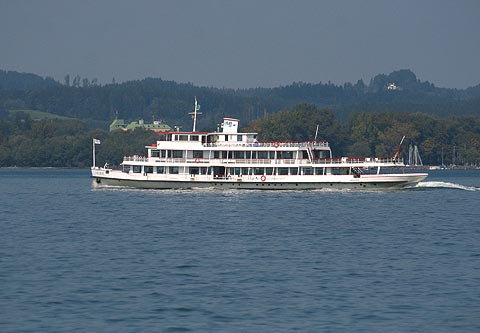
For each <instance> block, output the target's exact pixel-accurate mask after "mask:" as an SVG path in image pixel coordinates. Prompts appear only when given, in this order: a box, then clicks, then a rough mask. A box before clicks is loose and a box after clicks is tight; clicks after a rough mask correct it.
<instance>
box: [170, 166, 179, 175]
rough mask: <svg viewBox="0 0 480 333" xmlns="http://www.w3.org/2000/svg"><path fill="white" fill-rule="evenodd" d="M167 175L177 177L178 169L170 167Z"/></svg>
mask: <svg viewBox="0 0 480 333" xmlns="http://www.w3.org/2000/svg"><path fill="white" fill-rule="evenodd" d="M168 173H169V174H172V175H177V174H178V167H176V166H172V167H169V168H168Z"/></svg>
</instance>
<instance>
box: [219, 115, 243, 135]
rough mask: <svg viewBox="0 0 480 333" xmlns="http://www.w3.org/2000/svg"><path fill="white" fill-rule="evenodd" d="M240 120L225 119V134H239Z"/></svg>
mask: <svg viewBox="0 0 480 333" xmlns="http://www.w3.org/2000/svg"><path fill="white" fill-rule="evenodd" d="M238 122H239V120H238V119H233V118H223V126H222V127H223V133H237V130H238Z"/></svg>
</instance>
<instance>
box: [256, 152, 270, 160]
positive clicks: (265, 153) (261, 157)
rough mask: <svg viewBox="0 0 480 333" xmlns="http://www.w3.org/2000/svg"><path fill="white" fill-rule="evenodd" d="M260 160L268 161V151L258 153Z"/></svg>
mask: <svg viewBox="0 0 480 333" xmlns="http://www.w3.org/2000/svg"><path fill="white" fill-rule="evenodd" d="M258 158H259V159H267V158H268V151H259V152H258Z"/></svg>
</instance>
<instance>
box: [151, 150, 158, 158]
mask: <svg viewBox="0 0 480 333" xmlns="http://www.w3.org/2000/svg"><path fill="white" fill-rule="evenodd" d="M152 157H160V151H159V150H157V149H152Z"/></svg>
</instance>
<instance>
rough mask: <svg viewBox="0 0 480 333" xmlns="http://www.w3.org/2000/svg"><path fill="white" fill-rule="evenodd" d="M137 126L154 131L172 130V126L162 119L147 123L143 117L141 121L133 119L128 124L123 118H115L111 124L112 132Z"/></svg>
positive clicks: (132, 128)
mask: <svg viewBox="0 0 480 333" xmlns="http://www.w3.org/2000/svg"><path fill="white" fill-rule="evenodd" d="M136 128H144V129H146V130H151V131H154V132H169V131H171V130H172V128H171V127H170V126H168V125H167V124H164V123H163V122H162V121H160V120H155V121H154V122H153V123H152V124H146V123H145V122H144V121H143V119H140V120H139V121H132V122H131V123H129V124H126V123H125V121H124V120H123V119H115V120H114V121H113V122H112V123H111V124H110V132H112V131H115V130H123V131H129V130H134V129H136Z"/></svg>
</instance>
